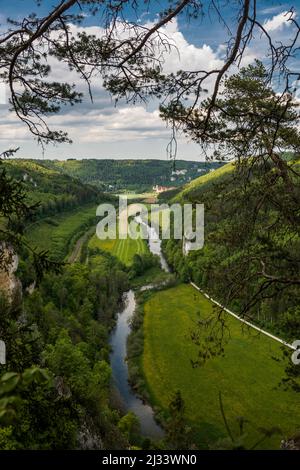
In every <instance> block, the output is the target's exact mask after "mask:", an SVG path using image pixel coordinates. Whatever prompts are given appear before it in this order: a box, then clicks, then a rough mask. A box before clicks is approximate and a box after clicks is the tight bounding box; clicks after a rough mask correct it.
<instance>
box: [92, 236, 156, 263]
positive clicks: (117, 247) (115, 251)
mask: <svg viewBox="0 0 300 470" xmlns="http://www.w3.org/2000/svg"><path fill="white" fill-rule="evenodd" d="M88 246H89V248H90V249H95V248H96V249H97V248H100V249H101V250H103V251H107V252H109V253H110V254H111V255H113V256H115V257H116V258H118V259H119V260H120V261H121V262H122V263H124V264H125V265H126V266H130V265H131V264H132V261H133V257H134V255H136V254H139V255H141V254H143V253H147V252H148V246H147V243H146V241H145V240H143V239H142V238H137V239H135V240H134V239H132V238H129V237H128V238H127V239H125V240H121V239H120V238H118V235H117V238H116V239H111V238H106V239H105V240H100V239H99V238H98V237H97V236H96V235H94V236H93V237H92V238H91V240H90V242H89V245H88Z"/></svg>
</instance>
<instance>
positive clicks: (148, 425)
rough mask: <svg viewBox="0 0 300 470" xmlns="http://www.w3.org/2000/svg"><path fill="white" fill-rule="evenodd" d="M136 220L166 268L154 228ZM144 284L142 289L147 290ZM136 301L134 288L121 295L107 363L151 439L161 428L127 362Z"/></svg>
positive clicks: (123, 397) (124, 406) (160, 433)
mask: <svg viewBox="0 0 300 470" xmlns="http://www.w3.org/2000/svg"><path fill="white" fill-rule="evenodd" d="M136 221H137V222H138V223H141V224H144V225H145V226H146V228H147V233H148V244H149V249H150V251H151V253H153V254H154V255H158V256H159V258H160V263H161V268H162V269H163V270H164V271H167V272H168V271H169V267H168V264H167V262H166V260H165V258H164V256H163V254H162V252H161V240H160V239H159V236H158V235H157V233H156V231H155V230H154V229H153V228H151V227H149V225H147V224H146V223H145V222H143V221H142V219H141V218H140V217H136ZM149 288H151V286H144V287H142V289H144V290H145V289H149ZM135 306H136V301H135V295H134V292H133V290H130V291H128V292H126V293H125V294H124V308H123V310H122V311H121V312H119V313H118V317H117V324H116V327H115V329H114V331H113V332H112V334H111V338H110V345H111V347H112V353H111V355H110V363H111V368H112V378H113V385H114V387H115V389H116V391H117V395H118V398H119V400H120V402H121V408H122V409H123V410H124V411H125V412H129V411H132V412H133V413H135V414H136V416H137V417H138V418H139V421H140V425H141V434H142V435H143V436H145V437H149V438H152V439H159V438H162V437H163V435H164V432H163V429H162V428H161V427H160V426H159V425H158V424H157V423H156V421H155V419H154V413H153V410H152V408H151V407H150V406H149V405H147V404H145V403H144V402H143V401H142V400H141V399H140V398H139V397H138V396H137V395H136V394H135V392H134V390H133V389H132V388H131V386H130V384H129V382H128V366H127V362H126V356H127V351H126V349H127V348H126V346H127V338H128V335H129V334H130V320H131V319H132V316H133V314H134V311H135Z"/></svg>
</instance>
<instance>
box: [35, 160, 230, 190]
mask: <svg viewBox="0 0 300 470" xmlns="http://www.w3.org/2000/svg"><path fill="white" fill-rule="evenodd" d="M39 164H41V165H43V166H45V167H46V168H49V169H55V170H56V171H61V172H63V173H64V174H67V175H70V176H72V177H74V178H78V179H80V180H81V181H82V182H84V183H89V184H92V185H95V186H97V187H98V188H101V189H103V190H105V191H119V190H123V189H124V188H126V189H127V190H132V191H138V192H144V191H149V190H152V187H153V186H154V185H162V186H170V187H171V186H180V185H182V184H184V183H186V182H188V181H190V180H191V179H194V178H196V177H197V176H199V175H200V174H205V173H208V172H209V171H210V170H214V169H216V168H218V167H219V166H220V165H222V163H215V162H189V161H184V160H176V162H175V163H174V162H171V161H167V160H166V161H163V160H91V159H86V160H84V159H83V160H72V159H70V160H67V161H58V160H57V161H39Z"/></svg>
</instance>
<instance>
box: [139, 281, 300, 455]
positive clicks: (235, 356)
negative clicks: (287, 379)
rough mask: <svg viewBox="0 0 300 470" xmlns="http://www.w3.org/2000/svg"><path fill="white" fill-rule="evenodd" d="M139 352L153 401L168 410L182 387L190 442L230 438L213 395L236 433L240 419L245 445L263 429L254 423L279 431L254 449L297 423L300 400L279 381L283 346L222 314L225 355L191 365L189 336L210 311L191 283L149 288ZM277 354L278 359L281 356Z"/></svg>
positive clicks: (275, 443) (274, 443)
mask: <svg viewBox="0 0 300 470" xmlns="http://www.w3.org/2000/svg"><path fill="white" fill-rule="evenodd" d="M144 311H145V317H144V352H143V356H142V360H141V366H142V370H143V375H144V377H145V379H146V383H147V388H148V392H150V397H151V402H152V403H153V404H154V405H156V406H158V407H159V408H162V409H163V410H166V409H167V407H168V404H169V402H170V399H171V396H172V393H174V392H175V391H177V390H180V392H181V394H182V397H183V399H184V403H185V414H186V417H187V420H188V422H189V423H190V425H191V426H192V427H193V429H195V431H196V432H195V433H194V439H195V442H198V443H199V442H202V443H205V442H206V443H207V442H208V441H210V442H213V441H217V440H218V439H219V438H222V437H228V435H227V434H226V431H225V426H224V421H223V418H222V414H221V410H220V404H219V393H220V392H221V394H222V401H223V406H224V411H225V416H226V419H227V420H228V423H229V426H230V428H231V430H232V432H233V434H234V436H235V437H237V436H238V434H239V428H238V421H239V419H240V417H243V418H244V419H245V420H247V421H248V422H247V423H246V424H245V431H246V433H247V437H246V444H247V447H248V448H249V447H251V446H253V445H255V443H256V442H257V441H259V439H260V438H262V434H261V433H260V432H258V431H257V430H258V429H259V428H264V429H272V428H274V427H278V428H280V432H279V433H278V434H275V435H273V436H272V437H271V438H268V439H266V440H265V441H264V442H263V443H261V444H260V445H259V448H266V449H270V448H279V447H280V441H281V439H282V438H284V437H285V436H286V435H291V434H292V433H293V432H295V431H296V429H297V427H298V426H299V422H300V407H299V397H298V396H297V393H294V392H292V391H284V389H283V388H282V387H281V386H280V385H279V384H280V381H281V380H282V378H283V377H284V363H283V362H282V361H281V359H282V349H281V346H280V345H279V344H278V343H276V342H275V341H273V340H272V339H270V338H268V337H265V336H263V335H261V334H257V332H256V333H255V332H253V330H249V328H247V327H245V326H243V325H242V324H241V323H240V322H238V321H237V320H235V319H234V318H233V317H230V316H229V315H227V316H226V329H225V336H227V344H226V346H225V353H224V357H222V356H219V357H215V358H213V359H209V360H208V361H207V362H206V363H205V365H203V366H198V367H196V368H194V367H192V364H191V360H192V359H197V346H196V345H195V344H193V342H192V341H191V332H192V331H195V328H196V323H197V321H198V320H199V319H200V320H204V319H206V318H207V317H208V315H210V314H211V313H212V312H213V304H212V303H211V302H210V301H208V300H207V299H206V298H205V297H204V296H203V295H202V294H201V293H199V292H197V291H195V289H193V288H192V287H191V286H189V285H184V284H181V285H179V286H177V287H174V288H171V289H167V290H164V291H161V292H158V293H155V294H154V295H153V296H152V297H151V298H150V300H148V301H147V302H146V303H145V305H144ZM279 359H280V361H279Z"/></svg>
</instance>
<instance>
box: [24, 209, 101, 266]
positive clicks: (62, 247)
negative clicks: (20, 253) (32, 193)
mask: <svg viewBox="0 0 300 470" xmlns="http://www.w3.org/2000/svg"><path fill="white" fill-rule="evenodd" d="M95 217H96V206H95V205H94V204H92V205H87V206H82V207H80V208H78V209H75V210H74V211H70V212H62V213H60V214H57V215H55V216H54V217H48V218H46V219H43V220H41V221H39V222H37V223H35V224H32V225H31V226H30V227H29V228H28V229H27V231H26V238H27V240H28V241H29V243H30V244H31V246H34V247H36V248H38V249H39V250H46V251H49V252H50V254H51V256H52V257H53V258H54V259H58V260H61V261H63V259H64V258H65V257H66V256H67V254H68V252H69V250H70V249H71V248H72V246H73V244H74V243H73V242H75V241H76V240H77V239H78V238H79V236H80V235H81V234H82V232H84V231H85V230H87V228H88V226H89V224H91V223H92V221H93V219H95ZM95 226H96V225H95Z"/></svg>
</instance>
